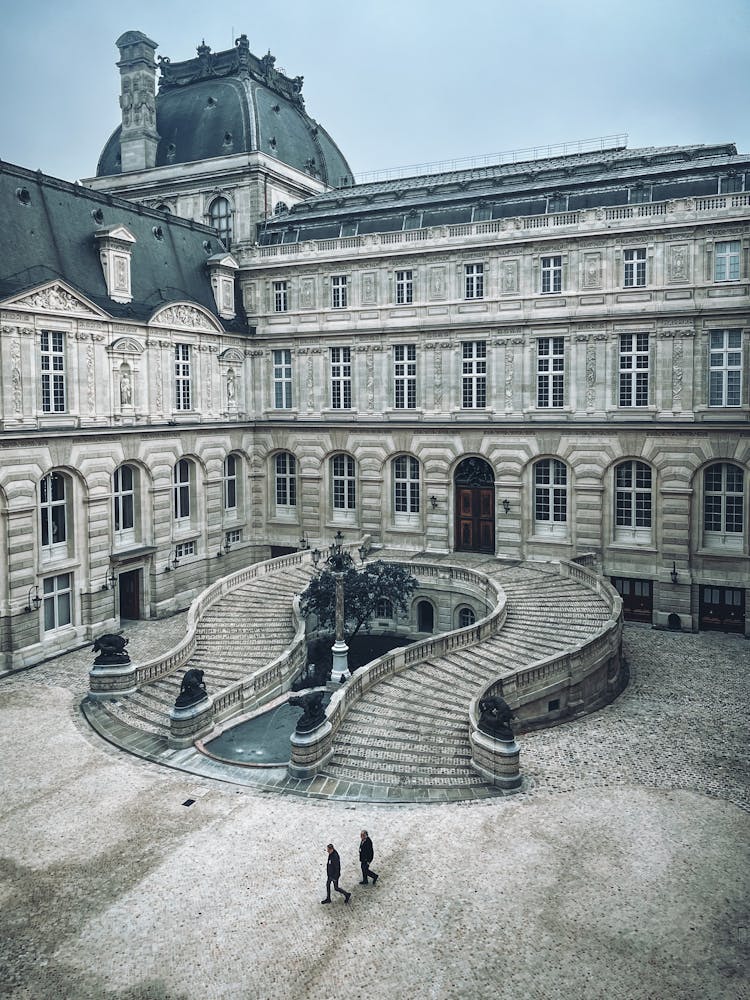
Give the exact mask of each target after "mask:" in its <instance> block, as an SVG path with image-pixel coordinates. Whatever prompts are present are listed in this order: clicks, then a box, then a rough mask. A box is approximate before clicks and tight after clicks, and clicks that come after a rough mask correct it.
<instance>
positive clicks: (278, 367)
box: [273, 350, 292, 410]
mask: <svg viewBox="0 0 750 1000" xmlns="http://www.w3.org/2000/svg"><path fill="white" fill-rule="evenodd" d="M273 405H274V407H275V408H276V409H277V410H290V409H291V408H292V352H291V351H290V350H280V351H274V352H273Z"/></svg>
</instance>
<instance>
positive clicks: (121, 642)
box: [93, 632, 130, 664]
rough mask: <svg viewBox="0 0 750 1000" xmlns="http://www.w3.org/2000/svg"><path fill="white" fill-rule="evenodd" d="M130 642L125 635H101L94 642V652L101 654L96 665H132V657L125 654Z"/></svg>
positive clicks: (96, 660)
mask: <svg viewBox="0 0 750 1000" xmlns="http://www.w3.org/2000/svg"><path fill="white" fill-rule="evenodd" d="M128 641H129V640H128V639H126V638H125V636H124V635H115V634H114V633H112V632H107V634H106V635H100V636H99V638H98V639H96V640H95V641H94V650H93V651H94V652H95V653H98V654H99V655H98V656H97V658H96V659H95V660H94V663H95V664H97V663H130V657H129V656H128V654H127V653H126V652H125V647H126V646H127V644H128Z"/></svg>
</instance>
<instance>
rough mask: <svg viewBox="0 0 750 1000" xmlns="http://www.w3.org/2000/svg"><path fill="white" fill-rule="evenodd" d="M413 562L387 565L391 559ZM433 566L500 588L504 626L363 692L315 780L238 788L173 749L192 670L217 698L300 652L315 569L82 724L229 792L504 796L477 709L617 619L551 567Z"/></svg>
mask: <svg viewBox="0 0 750 1000" xmlns="http://www.w3.org/2000/svg"><path fill="white" fill-rule="evenodd" d="M404 555H405V554H404V553H400V552H395V551H381V552H379V553H378V556H379V557H380V558H385V559H388V558H396V559H398V558H403V557H404ZM425 556H427V557H428V558H429V561H430V562H434V563H437V564H440V563H445V564H447V565H449V566H456V565H458V566H461V565H464V566H466V567H470V568H471V569H474V570H479V571H481V572H482V573H485V574H486V575H488V576H490V577H492V578H494V579H495V580H496V581H497V582H498V583H499V584H500V586H501V587H502V589H503V590H504V592H505V594H506V610H507V615H506V619H505V623H504V625H503V626H502V628H501V629H500V631H499V632H497V633H496V634H494V635H492V636H490V637H488V638H486V639H484V640H483V641H481V642H479V643H478V644H477V645H474V646H468V647H463V648H456V649H453V650H452V651H451V652H449V653H446V654H445V655H441V656H434V657H433V658H431V659H429V660H426V661H423V662H421V663H417V664H415V665H413V666H410V667H408V668H406V669H404V670H403V671H402V672H400V673H398V674H395V675H390V676H386V677H383V678H382V679H381V680H380V681H378V682H377V683H376V684H375V685H374V687H372V688H371V689H370V690H368V691H366V692H364V693H363V695H362V696H361V698H360V699H359V700H358V701H356V702H355V703H354V704H353V705H352V706H351V707H350V708H349V710H348V712H347V713H346V715H345V717H344V718H343V720H342V722H341V724H340V726H339V728H338V730H337V731H336V733H335V736H334V739H333V756H332V757H331V758H330V760H329V761H328V762H327V764H326V765H325V767H324V769H323V770H322V771H321V772H320V773H318V774H317V776H315V777H314V778H313V779H299V778H292V777H291V776H281V775H278V774H276V775H275V776H270V775H269V777H268V778H267V779H263V777H262V775H261V774H260V772H258V771H254V772H253V774H252V775H248V772H247V771H244V772H243V777H240V776H239V772H240V771H242V769H238V768H236V767H235V768H233V766H232V765H230V764H217V763H216V762H214V761H211V760H210V759H209V758H206V757H205V756H203V755H202V754H200V753H198V752H197V751H196V750H195V749H194V748H192V747H191V748H190V749H189V750H173V749H170V747H169V739H168V738H169V732H170V718H169V714H170V710H171V708H172V706H173V705H174V701H175V698H176V697H177V694H178V693H179V690H180V683H181V680H182V676H183V673H184V671H185V670H187V669H189V668H192V667H197V668H199V669H201V670H204V671H205V672H206V678H205V679H206V683H207V687H208V691H209V693H210V694H211V695H214V696H216V695H218V694H219V693H220V692H221V691H222V690H223V689H226V688H227V687H229V686H231V685H233V684H235V683H236V682H238V681H241V680H242V679H245V678H247V677H249V676H250V675H252V674H253V673H255V672H256V671H258V670H261V669H262V668H264V667H266V666H267V665H268V664H269V663H270V662H271V661H273V660H274V659H276V658H277V657H278V656H279V655H280V654H281V653H283V652H284V650H285V649H286V648H287V647H288V646H289V645H290V644H291V642H292V640H293V638H294V619H293V613H292V602H293V599H294V597H295V596H296V595H297V594H299V593H301V592H302V591H303V590H304V589H305V588H306V586H307V584H308V582H309V580H310V577H311V576H312V573H313V569H312V567H311V566H310V565H309V564H303V565H295V566H288V565H287V566H283V567H279V568H278V569H275V568H269V569H268V571H267V572H266V573H265V574H264V575H262V576H258V577H256V578H254V579H252V580H249V581H248V582H245V583H243V584H241V585H238V586H237V587H236V588H235V589H233V590H231V591H229V592H228V593H226V594H224V596H222V597H221V598H220V599H219V600H217V601H216V603H215V604H213V605H212V606H210V607H209V608H208V609H207V610H206V611H205V613H204V614H203V616H202V617H201V619H200V622H199V624H198V627H197V632H196V645H195V648H194V652H193V655H192V657H191V659H190V660H189V661H188V662H187V663H186V664H185V666H184V668H182V669H180V670H176V671H174V672H173V673H171V674H168V675H166V676H163V677H161V678H160V679H158V680H155V681H152V682H150V683H146V684H143V685H142V686H141V687H140V688H139V689H138V690H137V691H135V692H134V693H132V694H130V695H127V696H121V697H119V698H115V699H112V700H97V701H91V700H87V701H85V702H84V705H83V708H84V712H85V714H86V716H87V718H88V719H89V721H90V722H91V724H92V725H93V726H94V728H95V729H96V730H97V731H99V732H100V733H101V734H102V735H104V736H105V737H106V738H107V739H108V740H110V741H111V742H113V743H115V744H116V745H119V746H122V747H124V748H126V749H128V750H130V751H131V752H133V753H136V754H139V755H141V756H146V757H148V758H150V759H154V760H162V761H163V762H165V763H168V762H169V763H171V762H172V761H173V760H174V761H175V766H183V767H184V768H185V769H186V770H190V771H194V772H195V773H202V774H206V775H209V776H219V777H221V778H223V780H239V781H241V782H242V783H261V784H262V783H263V782H264V781H266V783H267V784H268V785H269V787H273V788H276V789H278V790H288V791H293V792H297V793H300V794H307V795H323V796H327V795H341V796H344V797H354V798H359V797H363V798H368V799H370V800H373V801H379V800H388V801H390V800H401V801H407V800H410V801H413V800H420V799H427V800H431V801H445V799H446V798H448V799H450V798H463V797H478V796H484V795H488V794H496V792H497V790H496V789H494V788H493V786H491V785H489V784H487V783H486V782H484V780H483V779H482V778H481V777H480V775H479V774H478V773H477V772H476V771H475V770H474V769H473V767H472V766H471V750H470V745H469V719H468V710H469V705H470V702H471V701H472V699H473V698H474V697H475V696H476V695H478V694H479V693H480V692H481V691H482V690H483V689H484V688H485V687H486V686H487V684H489V683H490V682H492V681H494V680H496V679H497V678H498V677H502V676H504V675H507V674H510V673H512V672H513V671H515V670H517V669H518V668H519V667H521V666H525V665H528V664H531V663H534V662H536V661H538V660H541V659H544V658H546V657H549V656H552V655H554V654H557V653H561V652H564V651H566V650H568V649H574V648H575V647H578V646H579V645H580V644H581V643H583V642H585V641H586V640H587V639H591V638H593V637H594V636H595V635H596V633H597V632H599V631H600V629H601V628H602V626H603V625H604V623H605V622H606V621H607V619H608V618H609V616H610V614H611V609H610V607H609V606H608V605H607V603H606V601H605V600H604V599H603V598H602V597H600V596H599V595H598V594H597V593H596V592H595V591H594V590H592V589H590V588H589V587H587V586H584V585H583V584H582V583H579V582H577V581H576V580H575V579H574V578H572V577H570V576H562V575H560V574H559V573H558V571H557V567H556V566H553V565H548V566H547V565H545V566H541V565H530V564H520V565H519V564H515V563H508V562H503V561H501V560H499V559H495V558H492V557H482V556H474V555H462V554H459V553H451V554H450V555H447V556H443V555H433V554H431V553H430V554H427V553H425V554H423V555H421V556H420V557H419V558H424V557H425ZM411 557H412V558H413V554H412V556H411ZM175 755H177V758H175ZM217 769H218V770H217Z"/></svg>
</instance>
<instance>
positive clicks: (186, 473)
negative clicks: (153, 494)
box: [172, 458, 194, 524]
mask: <svg viewBox="0 0 750 1000" xmlns="http://www.w3.org/2000/svg"><path fill="white" fill-rule="evenodd" d="M193 486H194V474H193V463H192V462H190V461H188V459H187V458H181V459H180V460H179V462H178V463H177V464H176V465H175V467H174V473H173V476H172V498H173V512H174V519H175V521H178V522H181V523H183V524H185V523H186V522H187V523H189V522H190V510H191V506H192V495H191V494H192V492H193Z"/></svg>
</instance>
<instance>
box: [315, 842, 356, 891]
mask: <svg viewBox="0 0 750 1000" xmlns="http://www.w3.org/2000/svg"><path fill="white" fill-rule="evenodd" d="M326 850H327V851H328V863H327V865H326V898H325V899H321V903H330V902H331V885H333V888H334V889H335V890H336V892H338V893H340V894H341V895H342V896H343V897H344V902H345V903H348V902H349V900H350V899H351V898H352V894H351V893H350V892H347V891H346V889H339V878H340V877H341V858H340V857H339V852H338V851H337V850H336V848H335V847H334V846H333V844H329V845H328V847H326Z"/></svg>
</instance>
